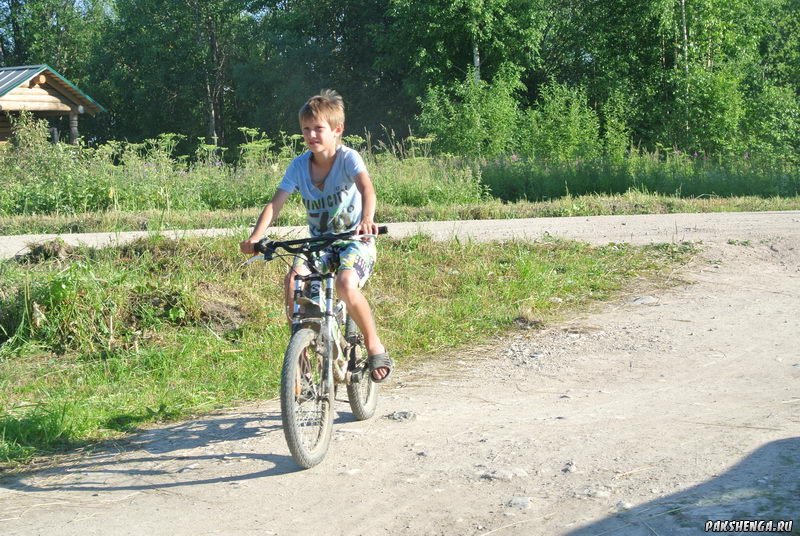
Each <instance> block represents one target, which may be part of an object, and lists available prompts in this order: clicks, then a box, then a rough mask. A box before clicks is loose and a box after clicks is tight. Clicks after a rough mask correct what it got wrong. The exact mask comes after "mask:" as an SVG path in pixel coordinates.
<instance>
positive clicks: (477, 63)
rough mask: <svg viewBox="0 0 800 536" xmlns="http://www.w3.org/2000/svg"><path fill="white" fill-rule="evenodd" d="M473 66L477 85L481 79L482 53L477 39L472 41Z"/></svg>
mask: <svg viewBox="0 0 800 536" xmlns="http://www.w3.org/2000/svg"><path fill="white" fill-rule="evenodd" d="M472 67H473V68H474V71H473V72H474V74H475V85H477V84H478V83H479V82H480V81H481V54H480V50H478V41H477V40H476V39H473V41H472Z"/></svg>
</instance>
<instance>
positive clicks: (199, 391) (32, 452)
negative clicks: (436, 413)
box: [0, 235, 692, 464]
mask: <svg viewBox="0 0 800 536" xmlns="http://www.w3.org/2000/svg"><path fill="white" fill-rule="evenodd" d="M237 243H238V239H237V238H229V239H218V240H208V239H204V240H201V239H187V240H182V241H179V242H176V241H171V240H168V239H164V238H162V237H158V236H154V237H151V238H149V239H146V240H140V241H137V242H134V243H132V244H128V245H126V246H122V247H119V248H106V249H103V250H89V249H72V248H68V247H67V246H65V245H63V244H61V245H58V244H56V245H55V247H54V248H53V249H54V250H55V251H53V252H52V254H50V255H47V254H42V253H41V252H40V253H39V254H38V255H37V256H35V257H34V256H31V257H28V258H27V259H21V260H9V261H2V262H0V277H2V279H3V281H4V285H3V287H2V288H1V289H0V463H5V464H17V463H24V462H26V461H28V460H30V459H31V458H33V457H36V456H42V455H47V454H51V453H54V452H58V451H63V450H64V449H69V448H74V447H76V446H79V445H82V444H86V443H91V442H95V441H98V440H103V439H108V438H113V437H118V436H120V435H123V434H125V433H126V432H129V431H131V430H133V429H135V428H136V427H137V426H139V425H142V424H144V423H153V422H159V421H167V420H173V419H178V418H184V417H187V416H190V415H194V414H198V413H202V412H208V411H210V410H213V409H216V408H221V407H225V406H230V405H233V404H237V403H240V402H243V401H248V400H259V399H267V398H271V397H273V396H275V394H276V392H277V389H278V382H279V373H280V365H281V360H282V354H283V350H284V348H285V345H286V342H287V335H288V330H287V327H286V325H285V320H284V318H283V313H282V303H281V288H280V281H281V280H282V275H283V273H284V271H285V267H284V266H283V265H282V264H280V263H278V262H273V263H268V264H266V263H265V264H258V265H251V266H249V267H247V268H242V267H241V266H240V263H241V261H242V258H241V256H240V255H239V254H238V253H237ZM691 253H692V251H691V249H690V248H689V247H688V246H682V245H663V246H655V247H645V248H635V247H632V246H627V245H609V246H605V247H594V246H589V245H586V244H581V243H576V242H566V241H544V242H538V243H523V242H506V243H502V244H498V243H474V242H466V243H463V242H457V241H450V242H434V241H432V240H430V239H429V238H427V237H425V236H419V235H418V236H413V237H409V238H406V239H402V240H392V239H382V240H381V242H380V257H379V261H378V262H379V266H378V269H377V272H376V274H375V275H374V276H373V278H372V280H371V281H370V284H369V285H368V289H367V295H368V298H369V300H370V302H371V303H372V305H373V308H374V310H375V314H376V317H377V319H378V324H379V329H380V331H381V335H382V338H383V339H384V340H385V342H386V344H387V346H388V347H389V348H390V349H391V351H392V353H393V355H394V356H395V357H396V358H398V359H399V361H400V363H402V362H403V361H404V360H406V361H407V360H409V359H411V358H413V357H419V356H432V355H433V354H435V353H436V352H439V351H445V350H447V349H449V348H454V347H457V346H460V345H465V344H470V343H473V342H477V341H480V340H484V339H486V338H487V337H489V336H492V335H496V334H499V333H502V332H504V331H506V330H508V329H510V328H511V326H512V325H513V324H514V322H515V320H516V321H518V320H519V319H520V318H522V319H523V320H525V321H527V322H530V323H539V322H547V321H549V320H551V319H553V318H555V317H557V316H558V315H561V314H564V313H565V312H566V311H570V310H575V309H576V308H580V307H583V306H585V305H586V304H587V303H589V302H592V301H596V300H604V299H607V298H609V297H611V296H613V295H614V293H615V292H617V291H618V290H619V289H620V288H622V287H623V286H624V285H625V284H626V283H627V282H630V280H631V279H632V278H637V277H642V276H650V275H653V274H656V273H658V272H659V271H660V270H662V269H665V268H668V267H673V266H674V265H675V264H676V263H680V262H682V261H685V260H686V259H687V258H688V257H689V256H690V255H691ZM432 260H435V262H431V261H432Z"/></svg>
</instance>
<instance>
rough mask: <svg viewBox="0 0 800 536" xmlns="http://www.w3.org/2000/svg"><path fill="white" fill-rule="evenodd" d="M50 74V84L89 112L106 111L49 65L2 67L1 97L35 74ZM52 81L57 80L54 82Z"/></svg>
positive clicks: (0, 76) (0, 72)
mask: <svg viewBox="0 0 800 536" xmlns="http://www.w3.org/2000/svg"><path fill="white" fill-rule="evenodd" d="M42 73H44V74H46V75H49V77H48V78H49V82H48V83H50V85H52V86H54V87H56V88H57V89H58V90H59V91H61V92H62V93H63V94H65V95H66V96H68V97H71V99H72V100H73V101H74V102H76V103H77V104H80V105H83V107H84V108H85V109H86V111H87V112H89V113H90V114H92V115H94V114H96V113H98V112H105V111H106V109H105V108H103V107H102V106H100V105H99V104H98V103H97V102H95V101H94V99H92V98H91V97H90V96H89V95H87V94H86V93H84V92H83V91H81V90H80V89H78V88H77V87H76V86H75V84H73V83H72V82H70V81H69V80H67V79H66V78H64V77H63V76H61V74H59V73H58V71H56V70H55V69H53V68H52V67H50V66H49V65H46V64H42V65H22V66H20V67H0V98H2V97H3V96H4V95H5V94H6V93H8V92H9V91H11V90H12V89H14V88H17V87H19V86H21V85H22V84H24V83H26V82H28V81H29V80H31V79H32V78H33V77H34V76H38V75H40V74H42ZM52 82H55V84H53V83H52Z"/></svg>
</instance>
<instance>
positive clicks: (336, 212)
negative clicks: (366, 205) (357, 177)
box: [303, 185, 355, 236]
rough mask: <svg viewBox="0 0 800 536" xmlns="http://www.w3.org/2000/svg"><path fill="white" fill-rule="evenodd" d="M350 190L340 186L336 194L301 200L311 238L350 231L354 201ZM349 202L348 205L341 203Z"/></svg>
mask: <svg viewBox="0 0 800 536" xmlns="http://www.w3.org/2000/svg"><path fill="white" fill-rule="evenodd" d="M349 190H350V188H348V187H347V186H346V185H340V186H338V187H337V188H336V192H335V193H333V194H330V195H326V196H323V197H320V198H319V199H303V204H304V205H305V207H306V211H307V212H308V226H309V230H310V231H311V234H312V235H313V236H318V235H321V234H326V233H343V232H345V231H349V230H351V229H352V227H353V224H354V221H353V213H354V211H355V205H354V203H353V201H354V199H353V196H352V195H351V193H350V191H349ZM347 201H349V202H350V204H349V205H345V204H343V202H345V203H346V202H347Z"/></svg>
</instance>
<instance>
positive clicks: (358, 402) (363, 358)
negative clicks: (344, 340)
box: [345, 318, 378, 421]
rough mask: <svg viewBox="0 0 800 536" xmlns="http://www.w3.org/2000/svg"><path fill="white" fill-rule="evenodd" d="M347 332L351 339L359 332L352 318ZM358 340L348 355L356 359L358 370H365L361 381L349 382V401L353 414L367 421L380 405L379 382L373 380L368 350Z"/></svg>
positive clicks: (348, 322) (359, 339) (360, 419)
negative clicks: (368, 365)
mask: <svg viewBox="0 0 800 536" xmlns="http://www.w3.org/2000/svg"><path fill="white" fill-rule="evenodd" d="M345 333H347V337H348V338H349V339H350V340H352V339H353V338H354V337H355V336H357V335H358V333H359V332H358V327H357V326H356V325H355V322H353V320H352V319H350V318H348V319H347V326H346V329H345ZM358 341H359V342H358V344H354V345H353V346H352V347H351V348H350V352H351V354H350V355H349V356H348V357H349V358H350V359H351V360H354V361H355V365H356V370H359V369H363V370H364V372H363V374H361V378H360V381H359V382H350V383H348V384H347V401H348V402H350V409H351V410H352V411H353V416H354V417H355V418H356V419H357V420H359V421H365V420H367V419H369V418H371V417H372V416H373V415H375V409H376V408H377V407H378V384H376V383H375V382H374V381H372V374H370V372H369V368H368V367H367V350H366V348H365V347H364V342H363V341H362V340H361V338H360V337H358Z"/></svg>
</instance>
